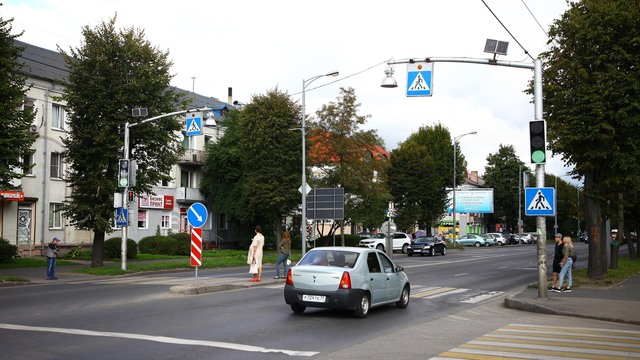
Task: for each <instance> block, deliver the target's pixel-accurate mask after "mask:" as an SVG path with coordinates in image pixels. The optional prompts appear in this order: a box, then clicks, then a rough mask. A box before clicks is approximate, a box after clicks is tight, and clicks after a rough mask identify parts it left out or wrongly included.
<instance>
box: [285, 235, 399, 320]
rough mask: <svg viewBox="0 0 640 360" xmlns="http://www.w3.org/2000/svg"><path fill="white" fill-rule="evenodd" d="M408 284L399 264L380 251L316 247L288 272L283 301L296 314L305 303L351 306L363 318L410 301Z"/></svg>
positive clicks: (315, 305) (306, 304) (356, 314)
mask: <svg viewBox="0 0 640 360" xmlns="http://www.w3.org/2000/svg"><path fill="white" fill-rule="evenodd" d="M410 291H411V287H410V285H409V278H408V277H407V275H406V274H405V273H404V269H403V268H402V266H399V265H395V264H394V263H393V261H391V259H390V258H389V257H388V256H387V255H386V254H385V253H383V252H382V251H379V250H376V249H369V248H361V247H319V248H315V249H312V250H310V251H309V252H307V253H306V254H305V255H304V257H303V258H302V259H301V260H300V261H299V262H298V263H297V264H296V265H295V266H294V267H292V268H290V269H289V271H288V273H287V281H286V284H285V287H284V299H285V302H286V303H287V304H288V305H290V306H291V310H293V312H294V313H296V314H301V313H303V312H304V311H305V310H306V308H307V307H316V308H327V309H345V310H353V313H354V315H355V316H356V317H359V318H364V317H366V316H367V315H368V314H369V309H370V308H372V307H376V306H381V305H386V304H394V303H395V304H396V306H397V307H399V308H406V307H407V305H409V295H410Z"/></svg>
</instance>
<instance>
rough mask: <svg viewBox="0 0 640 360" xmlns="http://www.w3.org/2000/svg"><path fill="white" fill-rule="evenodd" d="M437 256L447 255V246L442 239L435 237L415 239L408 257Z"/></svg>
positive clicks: (408, 250) (408, 251)
mask: <svg viewBox="0 0 640 360" xmlns="http://www.w3.org/2000/svg"><path fill="white" fill-rule="evenodd" d="M413 254H416V255H418V254H419V255H420V256H425V255H429V256H435V254H440V255H447V245H446V244H445V243H444V241H442V240H441V239H439V238H437V237H433V236H420V237H417V238H415V239H414V240H413V241H412V242H411V245H410V246H409V248H408V249H407V255H408V256H413Z"/></svg>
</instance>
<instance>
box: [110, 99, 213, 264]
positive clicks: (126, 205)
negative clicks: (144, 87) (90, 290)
mask: <svg viewBox="0 0 640 360" xmlns="http://www.w3.org/2000/svg"><path fill="white" fill-rule="evenodd" d="M196 111H211V109H210V108H208V107H204V108H198V109H192V110H180V111H174V112H172V113H167V114H161V115H158V116H154V117H150V118H148V119H144V120H142V121H140V122H136V123H133V124H131V123H129V122H128V121H127V122H125V123H124V149H123V151H124V159H125V160H127V163H129V171H130V172H131V171H135V169H133V168H132V167H131V161H129V129H130V128H132V127H134V126H138V125H142V124H146V123H150V122H153V121H156V120H160V119H162V118H166V117H170V116H176V115H181V114H186V113H188V112H196ZM130 178H131V173H129V179H130ZM128 193H129V182H128V181H127V185H126V186H124V187H123V192H122V207H124V208H125V209H128V208H129V201H128V199H127V194H128ZM128 220H129V217H127V222H128ZM128 230H129V225H128V224H127V225H123V226H122V243H121V246H120V249H121V252H120V257H121V259H122V270H123V271H126V270H127V238H128Z"/></svg>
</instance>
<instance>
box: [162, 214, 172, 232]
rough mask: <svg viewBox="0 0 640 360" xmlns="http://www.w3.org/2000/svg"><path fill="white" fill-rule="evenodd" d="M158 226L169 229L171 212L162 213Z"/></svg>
mask: <svg viewBox="0 0 640 360" xmlns="http://www.w3.org/2000/svg"><path fill="white" fill-rule="evenodd" d="M160 227H161V228H163V229H171V214H170V213H164V214H162V220H161V222H160Z"/></svg>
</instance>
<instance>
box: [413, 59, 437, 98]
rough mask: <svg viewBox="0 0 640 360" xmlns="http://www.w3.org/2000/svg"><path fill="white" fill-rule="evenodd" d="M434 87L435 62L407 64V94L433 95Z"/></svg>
mask: <svg viewBox="0 0 640 360" xmlns="http://www.w3.org/2000/svg"><path fill="white" fill-rule="evenodd" d="M432 87H433V63H431V62H414V63H409V64H407V96H431V89H432Z"/></svg>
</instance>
